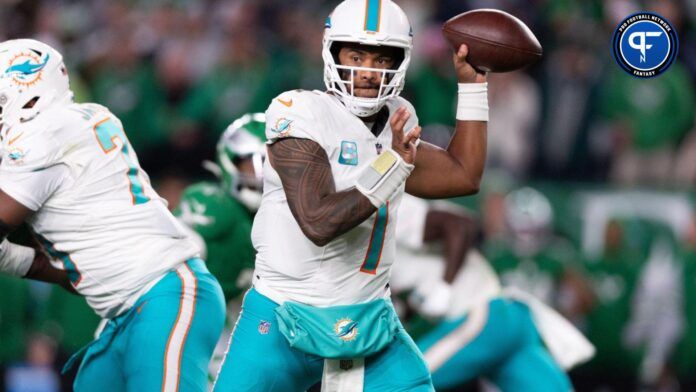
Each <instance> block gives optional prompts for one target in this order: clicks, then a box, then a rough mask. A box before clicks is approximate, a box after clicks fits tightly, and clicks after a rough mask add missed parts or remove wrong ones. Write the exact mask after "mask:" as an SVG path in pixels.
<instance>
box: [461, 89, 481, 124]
mask: <svg viewBox="0 0 696 392" xmlns="http://www.w3.org/2000/svg"><path fill="white" fill-rule="evenodd" d="M457 120H459V121H488V83H487V82H486V83H459V91H458V100H457Z"/></svg>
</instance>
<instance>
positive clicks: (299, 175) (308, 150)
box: [268, 138, 377, 246]
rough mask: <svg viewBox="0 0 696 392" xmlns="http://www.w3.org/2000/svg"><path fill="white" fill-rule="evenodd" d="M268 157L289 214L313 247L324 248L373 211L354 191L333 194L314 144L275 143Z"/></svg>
mask: <svg viewBox="0 0 696 392" xmlns="http://www.w3.org/2000/svg"><path fill="white" fill-rule="evenodd" d="M268 157H269V159H270V163H271V165H272V166H273V168H274V169H275V170H276V172H277V173H278V176H279V177H280V180H281V182H282V183H283V189H284V190H285V196H286V199H287V201H288V205H289V206H290V211H291V212H292V215H293V216H294V217H295V220H296V221H297V223H298V224H299V226H300V229H302V232H303V233H304V234H305V236H307V238H309V240H310V241H312V242H313V243H314V244H315V245H317V246H324V245H326V244H327V243H329V241H331V240H332V239H334V238H336V237H338V236H339V235H341V234H343V233H345V232H347V231H349V230H350V229H352V228H354V227H355V226H357V225H359V224H360V223H362V222H363V221H364V220H365V219H367V218H368V217H369V216H370V215H372V214H374V213H375V211H376V210H377V209H376V208H375V206H373V205H372V203H371V202H370V201H369V200H368V199H367V197H365V196H364V195H363V194H362V193H360V191H358V190H357V189H355V188H350V189H347V190H345V191H341V192H337V191H336V185H335V183H334V179H333V174H332V173H331V164H330V163H329V158H328V157H327V155H326V151H324V149H323V148H322V147H321V146H320V145H319V144H318V143H317V142H315V141H312V140H309V139H297V138H287V139H282V140H279V141H277V142H275V143H273V144H271V145H270V146H269V148H268Z"/></svg>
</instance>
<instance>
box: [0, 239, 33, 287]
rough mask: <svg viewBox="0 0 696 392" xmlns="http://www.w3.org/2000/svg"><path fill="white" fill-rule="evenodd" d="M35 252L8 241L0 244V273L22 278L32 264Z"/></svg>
mask: <svg viewBox="0 0 696 392" xmlns="http://www.w3.org/2000/svg"><path fill="white" fill-rule="evenodd" d="M35 255H36V251H35V250H34V249H32V248H28V247H26V246H21V245H17V244H13V243H11V242H10V241H8V240H4V241H3V242H2V243H0V272H4V273H6V274H8V275H10V276H16V277H18V278H23V277H25V276H26V275H27V272H29V268H31V265H32V264H33V263H34V256H35Z"/></svg>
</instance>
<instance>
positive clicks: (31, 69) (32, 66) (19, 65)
mask: <svg viewBox="0 0 696 392" xmlns="http://www.w3.org/2000/svg"><path fill="white" fill-rule="evenodd" d="M49 58H50V56H49V55H48V53H47V54H46V57H45V58H44V60H43V61H41V59H40V58H39V57H37V56H36V55H35V54H33V53H25V52H22V53H19V54H18V55H16V56H15V57H13V58H12V60H10V66H9V67H8V68H7V69H6V70H5V75H6V76H10V77H12V80H13V81H14V82H15V83H17V84H18V85H20V86H31V85H33V84H35V83H37V82H38V81H40V80H41V75H42V74H43V69H44V67H46V64H48V60H49Z"/></svg>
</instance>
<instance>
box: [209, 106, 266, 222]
mask: <svg viewBox="0 0 696 392" xmlns="http://www.w3.org/2000/svg"><path fill="white" fill-rule="evenodd" d="M265 130H266V115H265V114H264V113H247V114H245V115H243V116H242V117H240V118H238V119H237V120H235V121H234V122H233V123H232V124H230V125H229V126H228V127H227V129H226V130H225V132H224V133H223V134H222V136H221V137H220V141H218V145H217V161H218V162H217V163H218V165H219V168H220V172H219V175H220V178H221V179H222V183H223V185H224V187H225V189H226V190H227V191H228V192H230V194H231V195H232V196H233V197H235V198H236V199H237V200H239V201H240V202H241V203H242V204H244V205H245V206H246V207H247V208H248V209H249V210H250V211H252V212H256V211H257V210H258V209H259V207H260V206H261V196H262V193H263V192H262V190H263V178H262V175H263V161H264V159H265V158H266V144H265V143H266V133H265ZM240 159H250V160H251V163H252V165H253V167H254V174H253V175H250V174H245V173H242V172H241V171H240V170H239V169H238V168H237V163H238V161H239V160H240Z"/></svg>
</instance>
